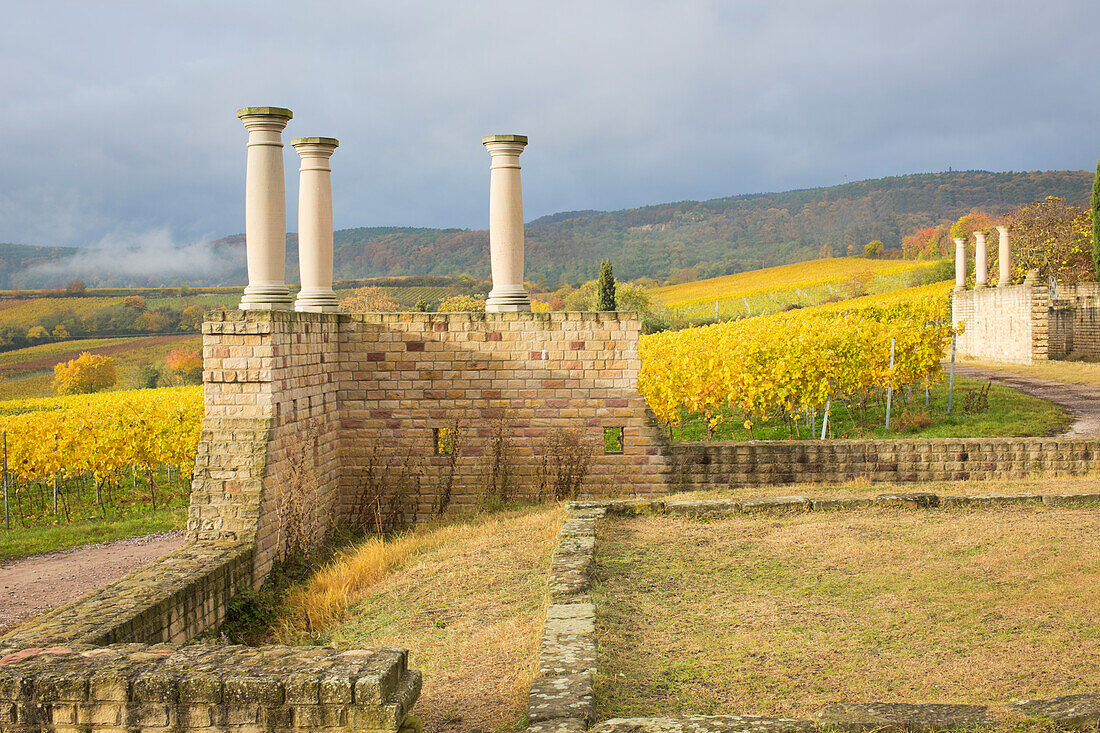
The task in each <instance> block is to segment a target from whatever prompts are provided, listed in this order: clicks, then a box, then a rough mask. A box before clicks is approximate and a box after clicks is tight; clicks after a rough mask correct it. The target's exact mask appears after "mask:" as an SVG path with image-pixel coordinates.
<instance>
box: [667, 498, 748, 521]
mask: <svg viewBox="0 0 1100 733" xmlns="http://www.w3.org/2000/svg"><path fill="white" fill-rule="evenodd" d="M665 513H666V514H673V515H680V516H686V517H725V516H729V515H731V514H740V513H741V503H740V502H738V501H734V500H732V499H701V500H697V501H669V502H665Z"/></svg>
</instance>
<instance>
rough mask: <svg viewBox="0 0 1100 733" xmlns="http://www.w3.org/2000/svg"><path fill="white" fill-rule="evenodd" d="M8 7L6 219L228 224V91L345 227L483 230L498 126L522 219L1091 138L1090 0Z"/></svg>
mask: <svg viewBox="0 0 1100 733" xmlns="http://www.w3.org/2000/svg"><path fill="white" fill-rule="evenodd" d="M3 4H4V6H5V7H4V12H3V17H4V21H3V22H2V23H0V241H9V242H21V243H28V244H82V245H86V244H97V243H101V242H105V241H107V242H109V241H115V240H124V239H141V238H142V237H146V236H151V235H152V234H151V233H153V234H155V236H157V237H161V238H163V237H165V236H167V237H168V238H169V239H171V241H175V242H178V243H187V242H194V241H197V240H201V239H204V238H211V237H220V236H224V235H227V234H231V233H236V232H241V231H243V228H244V213H243V211H244V208H243V206H244V205H243V189H244V158H245V144H244V143H245V137H246V133H245V130H244V128H243V126H242V125H241V123H240V121H239V120H237V118H236V116H235V114H234V113H235V110H236V109H237V108H238V107H242V106H246V105H271V106H284V107H289V108H291V109H292V110H293V111H294V119H293V120H292V121H291V123H290V126H289V127H288V129H287V132H286V135H285V139H286V140H288V141H289V139H290V138H292V137H300V136H313V135H321V136H330V137H337V138H339V139H340V148H339V150H337V152H336V154H335V155H334V157H333V160H332V165H333V171H334V173H333V186H334V196H335V219H336V222H335V223H336V226H337V228H343V227H352V226H385V225H412V226H433V227H443V226H457V227H470V228H484V227H485V226H487V218H488V212H487V207H488V199H487V194H488V162H489V157H488V154H487V153H486V152H485V150H484V149H483V148H482V146H481V144H480V138H481V136H483V135H486V134H490V133H512V132H515V133H521V134H526V135H528V136H529V137H530V140H531V142H530V144H529V145H528V148H527V151H526V152H525V153H524V155H523V158H522V159H521V161H522V162H523V164H524V198H525V206H526V215H527V218H528V219H533V218H535V217H538V216H541V215H544V214H550V213H553V212H556V211H564V210H572V209H616V208H623V207H631V206H640V205H645V204H650V203H659V202H664V201H677V200H683V199H707V198H716V197H720V196H728V195H732V194H738V193H753V192H758V191H772V190H787V189H793V188H804V187H808V186H818V185H828V184H834V183H840V182H842V181H843V180H844V176H848V177H849V178H850V179H853V180H854V179H861V178H876V177H880V176H886V175H894V174H901V173H910V172H924V171H940V170H946V169H947V168H948V166H951V167H953V168H955V169H967V168H982V169H987V170H1038V169H1062V168H1072V169H1081V168H1085V169H1092V168H1093V166H1095V164H1096V159H1097V156H1098V155H1100V52H1098V50H1097V49H1098V48H1100V44H1098V39H1100V3H1097V2H1095V0H1092V1H1089V0H1082V1H1080V2H1058V1H1057V0H1055V1H1054V2H1049V3H1036V2H1033V1H1031V2H1016V1H1015V0H996V1H993V2H968V1H967V0H946V1H943V2H940V1H932V2H930V1H929V0H920V1H916V2H911V1H909V0H905V1H901V0H866V1H863V0H847V1H843V2H825V1H822V0H804V1H802V2H783V1H782V0H763V1H761V2H740V1H732V0H731V1H729V2H719V1H717V0H715V1H713V2H706V1H698V2H693V1H691V0H676V2H648V1H646V0H628V1H626V2H603V1H602V0H584V1H583V2H571V1H562V0H553V1H551V2H547V1H545V0H543V1H541V2H530V3H529V2H522V1H521V0H507V1H506V2H474V1H469V2H455V1H454V0H443V1H440V2H409V1H404V2H392V0H390V1H387V2H373V1H349V2H332V3H325V2H314V3H302V2H298V3H279V2H258V3H245V2H236V1H234V0H215V1H213V2H198V1H191V2H147V1H141V2H137V1H135V2H88V1H87V0H79V1H78V2H72V3H55V2H43V1H42V0H38V1H36V2H4V3H3ZM286 164H287V193H288V218H289V222H288V224H289V226H288V228H289V229H290V230H292V231H293V230H295V229H296V228H297V226H296V216H297V207H296V202H297V156H296V154H295V153H294V151H293V149H292V148H291V147H290V146H289V145H288V146H287V148H286Z"/></svg>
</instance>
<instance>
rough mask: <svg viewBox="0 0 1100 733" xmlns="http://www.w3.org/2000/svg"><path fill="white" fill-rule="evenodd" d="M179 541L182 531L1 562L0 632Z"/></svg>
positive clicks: (165, 551) (166, 550)
mask: <svg viewBox="0 0 1100 733" xmlns="http://www.w3.org/2000/svg"><path fill="white" fill-rule="evenodd" d="M180 547H183V532H158V533H156V534H151V535H146V536H145V537H128V538H126V539H122V540H117V541H115V542H111V543H108V544H97V545H83V546H81V547H74V548H72V549H70V550H59V551H58V552H50V553H46V554H44V555H32V556H31V557H25V558H22V559H19V560H12V561H11V562H8V563H5V564H4V565H0V633H4V632H6V631H8V630H9V629H12V628H14V627H15V626H16V625H18V624H19V622H20V621H22V620H23V619H27V618H30V617H32V616H37V615H39V614H41V613H44V612H46V611H48V610H50V609H51V608H56V607H57V606H61V605H64V604H66V603H68V602H69V601H75V600H76V599H77V598H79V597H80V596H82V595H84V594H85V593H90V592H91V591H93V590H95V589H96V588H99V587H100V586H102V585H106V584H107V583H110V582H111V581H113V580H118V579H119V578H121V577H122V576H123V575H126V574H127V573H129V572H131V571H133V570H137V569H138V568H139V567H141V566H142V565H145V564H147V563H150V562H152V561H153V560H156V559H157V558H158V557H160V556H161V555H166V554H168V553H169V552H172V551H173V550H177V549H179V548H180Z"/></svg>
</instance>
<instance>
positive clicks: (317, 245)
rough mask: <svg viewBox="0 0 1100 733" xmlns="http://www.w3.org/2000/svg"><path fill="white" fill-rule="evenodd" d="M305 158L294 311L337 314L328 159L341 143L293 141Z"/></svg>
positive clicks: (300, 183) (319, 139)
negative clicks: (299, 281) (298, 282)
mask: <svg viewBox="0 0 1100 733" xmlns="http://www.w3.org/2000/svg"><path fill="white" fill-rule="evenodd" d="M290 144H291V145H293V146H294V149H295V150H297V151H298V156H299V157H300V158H301V159H302V165H301V167H300V168H299V169H298V170H299V174H298V175H299V179H298V269H299V271H300V272H301V275H302V289H301V290H300V291H299V292H298V297H297V298H296V299H295V301H294V310H296V311H308V312H310V313H335V312H336V311H338V310H340V303H339V301H337V300H336V293H334V292H333V291H332V169H331V168H329V164H328V161H329V158H330V157H331V156H332V152H333V151H334V150H336V147H337V146H338V145H339V144H340V142H339V141H338V140H336V138H332V137H299V138H296V139H294V140H291V141H290Z"/></svg>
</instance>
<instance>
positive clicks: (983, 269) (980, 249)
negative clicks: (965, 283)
mask: <svg viewBox="0 0 1100 733" xmlns="http://www.w3.org/2000/svg"><path fill="white" fill-rule="evenodd" d="M988 278H989V253H988V252H987V251H986V245H985V232H974V289H975V290H981V289H982V288H984V287H985V286H986V280H988Z"/></svg>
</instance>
